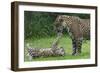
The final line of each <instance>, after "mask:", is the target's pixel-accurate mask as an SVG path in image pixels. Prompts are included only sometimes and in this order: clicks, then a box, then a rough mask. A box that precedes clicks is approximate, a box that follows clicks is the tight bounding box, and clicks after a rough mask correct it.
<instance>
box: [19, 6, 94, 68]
mask: <svg viewBox="0 0 100 73" xmlns="http://www.w3.org/2000/svg"><path fill="white" fill-rule="evenodd" d="M26 10H27V11H44V12H63V13H89V14H90V15H91V19H90V22H91V50H90V59H80V60H57V61H35V62H24V11H26ZM18 56H19V61H18V62H19V68H28V67H29V68H30V67H32V68H34V67H48V66H63V65H83V64H95V11H94V10H93V9H80V8H67V7H66V8H60V7H48V6H45V7H44V6H27V5H26V6H25V5H19V54H18Z"/></svg>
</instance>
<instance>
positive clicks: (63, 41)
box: [24, 36, 90, 61]
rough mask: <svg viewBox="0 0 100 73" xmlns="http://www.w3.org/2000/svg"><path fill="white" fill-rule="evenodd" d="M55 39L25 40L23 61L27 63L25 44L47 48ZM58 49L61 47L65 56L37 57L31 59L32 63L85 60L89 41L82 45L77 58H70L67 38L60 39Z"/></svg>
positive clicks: (88, 56)
mask: <svg viewBox="0 0 100 73" xmlns="http://www.w3.org/2000/svg"><path fill="white" fill-rule="evenodd" d="M55 38H56V37H45V38H40V39H39V38H30V39H25V53H24V58H25V59H24V60H25V61H29V56H27V53H28V52H27V46H26V44H30V46H31V47H34V48H49V47H51V44H52V42H53V41H54V39H55ZM59 47H63V48H64V49H65V51H66V55H65V56H57V57H39V58H33V59H32V60H33V61H47V60H67V59H68V60H69V59H87V58H90V41H89V40H86V41H85V42H83V45H82V53H81V54H80V55H79V56H72V55H71V53H72V41H71V39H70V38H69V37H68V36H63V37H62V38H61V39H60V42H59Z"/></svg>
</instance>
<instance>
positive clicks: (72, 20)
mask: <svg viewBox="0 0 100 73" xmlns="http://www.w3.org/2000/svg"><path fill="white" fill-rule="evenodd" d="M54 29H55V30H56V32H57V35H58V36H61V35H62V32H63V29H67V30H68V33H69V35H70V37H71V39H72V45H73V52H72V55H79V54H80V53H81V48H82V47H81V46H82V40H83V37H90V19H81V18H79V17H78V16H68V15H59V16H57V18H56V20H55V22H54Z"/></svg>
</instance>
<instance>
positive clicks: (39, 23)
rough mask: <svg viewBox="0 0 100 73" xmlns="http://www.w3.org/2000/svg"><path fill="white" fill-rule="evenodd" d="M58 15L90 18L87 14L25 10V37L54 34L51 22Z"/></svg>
mask: <svg viewBox="0 0 100 73" xmlns="http://www.w3.org/2000/svg"><path fill="white" fill-rule="evenodd" d="M58 15H71V16H79V17H80V18H90V15H89V14H76V13H53V12H52V13H50V12H36V11H25V12H24V23H25V24H24V25H25V26H24V27H25V29H24V32H25V33H24V35H25V38H30V37H33V36H34V37H37V38H41V37H50V36H54V35H55V32H54V30H53V27H54V25H53V23H54V21H55V19H56V17H57V16H58ZM64 32H65V31H64Z"/></svg>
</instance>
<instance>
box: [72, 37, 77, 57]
mask: <svg viewBox="0 0 100 73" xmlns="http://www.w3.org/2000/svg"><path fill="white" fill-rule="evenodd" d="M72 46H73V52H72V55H75V54H76V49H77V48H76V41H75V40H74V39H72Z"/></svg>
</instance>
